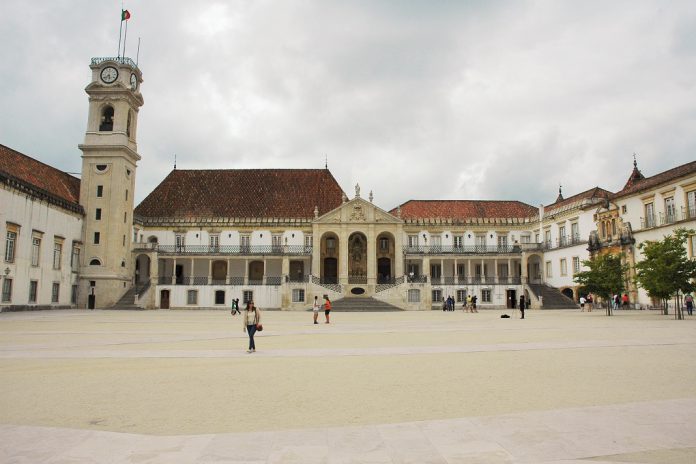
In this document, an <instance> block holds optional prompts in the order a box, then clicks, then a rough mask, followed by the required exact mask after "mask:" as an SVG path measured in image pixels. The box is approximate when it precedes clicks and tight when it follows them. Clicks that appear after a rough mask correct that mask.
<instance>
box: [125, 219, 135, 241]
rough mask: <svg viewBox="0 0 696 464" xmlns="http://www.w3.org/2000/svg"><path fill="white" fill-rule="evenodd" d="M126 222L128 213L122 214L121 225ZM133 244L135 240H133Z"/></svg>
mask: <svg viewBox="0 0 696 464" xmlns="http://www.w3.org/2000/svg"><path fill="white" fill-rule="evenodd" d="M127 222H128V213H125V212H124V213H123V223H124V224H126V223H127ZM133 241H134V242H135V240H133Z"/></svg>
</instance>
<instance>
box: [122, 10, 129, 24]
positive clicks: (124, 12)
mask: <svg viewBox="0 0 696 464" xmlns="http://www.w3.org/2000/svg"><path fill="white" fill-rule="evenodd" d="M129 19H130V11H128V10H121V21H128V20H129Z"/></svg>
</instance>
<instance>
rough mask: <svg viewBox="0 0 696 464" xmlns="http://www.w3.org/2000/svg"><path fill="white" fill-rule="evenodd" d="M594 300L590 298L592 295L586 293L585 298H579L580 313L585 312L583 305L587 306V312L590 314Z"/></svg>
mask: <svg viewBox="0 0 696 464" xmlns="http://www.w3.org/2000/svg"><path fill="white" fill-rule="evenodd" d="M593 301H594V299H593V298H592V294H591V293H588V294H587V296H586V297H585V296H582V295H581V296H580V312H583V311H585V305H587V312H588V313H591V312H592V303H593Z"/></svg>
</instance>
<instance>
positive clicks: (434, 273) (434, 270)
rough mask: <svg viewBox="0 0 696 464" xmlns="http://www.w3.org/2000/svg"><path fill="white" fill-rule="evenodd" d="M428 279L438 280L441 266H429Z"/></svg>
mask: <svg viewBox="0 0 696 464" xmlns="http://www.w3.org/2000/svg"><path fill="white" fill-rule="evenodd" d="M430 277H432V278H433V279H439V278H440V277H442V266H440V265H439V264H431V265H430Z"/></svg>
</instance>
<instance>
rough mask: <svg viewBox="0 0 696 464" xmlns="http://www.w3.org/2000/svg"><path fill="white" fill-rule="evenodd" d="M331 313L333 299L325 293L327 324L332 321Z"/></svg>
mask: <svg viewBox="0 0 696 464" xmlns="http://www.w3.org/2000/svg"><path fill="white" fill-rule="evenodd" d="M329 314H331V300H329V295H324V316H325V317H326V322H325V324H329V323H331V318H330V317H329Z"/></svg>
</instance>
